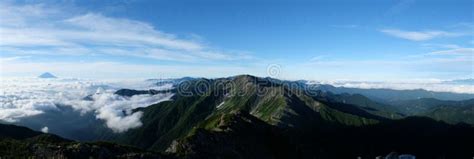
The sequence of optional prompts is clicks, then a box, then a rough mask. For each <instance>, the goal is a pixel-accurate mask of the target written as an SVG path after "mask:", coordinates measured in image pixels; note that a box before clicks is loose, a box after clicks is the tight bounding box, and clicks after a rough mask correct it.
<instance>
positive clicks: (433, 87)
mask: <svg viewBox="0 0 474 159" xmlns="http://www.w3.org/2000/svg"><path fill="white" fill-rule="evenodd" d="M459 81H461V80H438V79H431V80H427V79H424V80H410V81H383V82H375V81H344V80H341V81H309V82H308V83H307V84H329V85H333V86H335V87H346V88H362V89H379V88H388V89H394V90H413V89H424V90H428V91H434V92H451V93H468V94H474V84H473V82H474V79H466V80H463V81H462V82H459Z"/></svg>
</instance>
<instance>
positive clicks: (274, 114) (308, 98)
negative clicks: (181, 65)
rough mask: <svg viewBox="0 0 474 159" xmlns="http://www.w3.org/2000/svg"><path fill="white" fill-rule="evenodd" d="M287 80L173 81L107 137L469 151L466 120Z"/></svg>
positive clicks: (295, 151) (283, 148)
mask: <svg viewBox="0 0 474 159" xmlns="http://www.w3.org/2000/svg"><path fill="white" fill-rule="evenodd" d="M290 85H291V82H290V83H287V82H284V81H278V80H273V79H266V78H257V77H253V76H248V75H243V76H236V77H231V78H221V79H214V80H209V79H196V80H192V81H189V82H188V83H183V84H182V85H179V86H178V89H180V91H181V92H180V93H178V94H177V95H176V96H175V97H174V100H173V101H167V102H162V103H159V104H155V105H151V106H149V107H146V108H140V109H136V110H135V111H142V112H143V113H144V116H143V117H142V122H143V126H142V127H140V128H137V129H132V130H129V131H128V132H126V133H124V134H122V135H119V136H118V137H117V138H116V139H115V140H114V141H118V142H120V143H123V144H131V145H135V146H139V147H141V148H145V149H151V150H157V151H161V152H163V151H167V152H168V153H173V154H175V155H177V156H179V157H191V158H220V157H223V158H293V157H296V158H355V157H357V156H363V157H370V158H375V156H379V155H385V154H388V153H390V152H392V151H399V152H401V153H409V154H414V155H416V156H419V157H421V158H424V157H426V158H437V157H448V158H459V157H461V158H462V157H472V156H473V155H474V154H472V151H470V150H468V148H469V147H473V146H474V145H473V143H474V140H473V138H474V135H473V134H474V133H473V132H474V131H473V128H472V127H471V126H466V125H462V124H461V125H449V124H446V123H444V122H437V121H435V120H432V119H429V118H423V117H408V118H406V117H405V115H404V114H403V113H398V112H399V111H398V108H397V107H394V106H391V105H387V104H382V103H379V102H374V101H372V100H371V99H369V98H366V97H364V96H362V95H357V94H355V95H351V94H339V95H337V94H332V93H329V92H325V91H315V92H310V93H309V92H306V91H304V90H303V89H301V88H302V87H301V86H296V87H290ZM192 94H193V95H192ZM466 146H467V147H466Z"/></svg>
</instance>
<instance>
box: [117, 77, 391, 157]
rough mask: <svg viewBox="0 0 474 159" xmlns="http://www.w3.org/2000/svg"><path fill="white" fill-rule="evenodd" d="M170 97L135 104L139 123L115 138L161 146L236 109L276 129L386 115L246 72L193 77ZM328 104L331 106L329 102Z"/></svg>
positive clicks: (360, 120) (368, 121)
mask: <svg viewBox="0 0 474 159" xmlns="http://www.w3.org/2000/svg"><path fill="white" fill-rule="evenodd" d="M177 89H180V92H178V91H177V92H178V93H177V95H176V96H175V97H174V98H173V101H167V102H162V103H159V104H155V105H151V106H149V107H146V108H140V109H136V110H134V111H142V112H143V113H144V115H143V117H142V118H141V121H142V123H143V126H141V127H140V128H137V129H132V130H129V131H128V132H126V133H124V134H121V135H120V136H119V137H118V138H116V139H115V141H118V142H121V143H125V144H131V145H135V146H139V147H142V148H148V149H153V150H160V151H164V150H165V149H166V148H167V147H168V146H169V145H170V144H171V142H172V141H173V140H175V139H177V138H181V137H185V136H188V135H190V134H192V133H193V132H195V130H196V129H198V128H206V129H213V128H216V126H217V125H218V123H216V121H217V120H216V119H218V118H220V117H221V116H222V115H225V114H230V113H234V112H238V111H245V112H249V113H250V114H251V115H252V116H254V117H256V118H258V119H260V120H262V121H264V122H266V123H268V124H270V125H274V126H277V127H280V128H298V129H304V128H310V127H314V126H315V125H327V124H341V125H356V126H361V125H370V124H375V123H378V122H379V121H380V120H386V118H384V117H379V116H376V115H373V114H370V113H367V112H366V111H364V110H362V109H359V108H358V107H357V106H354V105H350V104H342V105H337V106H336V105H335V103H332V102H328V101H319V99H317V98H315V97H312V96H310V95H308V94H306V93H305V92H303V91H301V90H300V89H298V88H296V89H293V88H290V87H286V86H284V85H281V84H279V83H274V82H272V81H271V80H268V79H265V78H258V77H254V76H249V75H242V76H236V77H231V78H221V79H215V80H208V79H196V80H192V81H189V82H188V83H183V84H181V85H180V86H178V88H177ZM330 105H331V106H330Z"/></svg>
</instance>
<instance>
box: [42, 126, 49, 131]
mask: <svg viewBox="0 0 474 159" xmlns="http://www.w3.org/2000/svg"><path fill="white" fill-rule="evenodd" d="M48 131H49V128H48V127H47V126H45V127H43V128H41V132H43V133H48Z"/></svg>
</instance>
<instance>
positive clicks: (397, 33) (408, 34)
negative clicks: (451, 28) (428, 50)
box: [379, 29, 465, 41]
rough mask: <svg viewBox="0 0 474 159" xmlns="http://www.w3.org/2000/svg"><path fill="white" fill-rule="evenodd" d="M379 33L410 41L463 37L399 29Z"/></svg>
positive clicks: (459, 34)
mask: <svg viewBox="0 0 474 159" xmlns="http://www.w3.org/2000/svg"><path fill="white" fill-rule="evenodd" d="M379 31H380V32H382V33H385V34H387V35H390V36H394V37H397V38H402V39H407V40H412V41H425V40H430V39H434V38H439V37H456V36H462V35H465V34H463V33H456V32H447V31H440V30H430V31H406V30H399V29H381V30H379Z"/></svg>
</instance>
